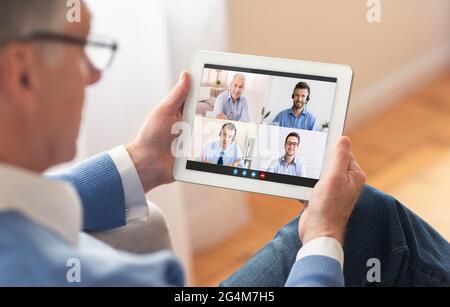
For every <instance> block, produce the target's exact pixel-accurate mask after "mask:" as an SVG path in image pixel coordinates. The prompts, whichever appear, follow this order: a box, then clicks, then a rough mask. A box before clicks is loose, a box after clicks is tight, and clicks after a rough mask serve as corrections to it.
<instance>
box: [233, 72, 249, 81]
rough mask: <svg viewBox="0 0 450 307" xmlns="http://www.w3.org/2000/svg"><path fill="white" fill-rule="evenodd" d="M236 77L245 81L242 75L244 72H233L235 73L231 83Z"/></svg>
mask: <svg viewBox="0 0 450 307" xmlns="http://www.w3.org/2000/svg"><path fill="white" fill-rule="evenodd" d="M237 78H239V79H241V80H243V81H244V83H245V80H246V78H245V75H244V74H241V73H237V74H235V75H234V76H233V80H232V81H231V82H232V83H233V82H234V81H235V80H236V79H237Z"/></svg>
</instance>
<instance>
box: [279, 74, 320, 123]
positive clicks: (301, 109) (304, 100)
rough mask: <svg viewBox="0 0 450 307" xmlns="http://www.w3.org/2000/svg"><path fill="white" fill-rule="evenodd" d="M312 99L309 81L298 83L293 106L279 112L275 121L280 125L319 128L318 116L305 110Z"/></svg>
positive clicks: (293, 96)
mask: <svg viewBox="0 0 450 307" xmlns="http://www.w3.org/2000/svg"><path fill="white" fill-rule="evenodd" d="M310 99H311V88H310V87H309V85H308V83H306V82H299V83H297V84H296V85H295V87H294V91H293V92H292V100H293V105H292V107H291V108H289V109H286V110H284V111H281V112H280V113H278V115H277V116H275V118H274V119H273V123H275V124H278V125H279V126H280V127H287V128H294V129H302V130H317V127H316V118H315V117H314V115H313V114H311V113H310V112H308V111H306V110H305V107H306V105H307V104H308V102H309V101H310Z"/></svg>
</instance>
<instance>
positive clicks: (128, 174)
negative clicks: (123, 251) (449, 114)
mask: <svg viewBox="0 0 450 307" xmlns="http://www.w3.org/2000/svg"><path fill="white" fill-rule="evenodd" d="M108 154H109V156H110V157H111V159H112V160H113V161H114V164H115V165H116V168H117V170H118V171H119V174H120V178H121V179H122V185H123V191H124V194H125V210H126V219H127V222H128V221H131V220H134V219H138V218H143V217H147V216H148V214H149V210H148V206H147V200H146V198H145V192H144V188H143V187H142V183H141V179H140V178H139V175H138V173H137V170H136V167H135V166H134V163H133V160H131V157H130V155H129V154H128V151H127V150H126V148H125V146H117V147H116V148H114V149H112V150H110V151H108Z"/></svg>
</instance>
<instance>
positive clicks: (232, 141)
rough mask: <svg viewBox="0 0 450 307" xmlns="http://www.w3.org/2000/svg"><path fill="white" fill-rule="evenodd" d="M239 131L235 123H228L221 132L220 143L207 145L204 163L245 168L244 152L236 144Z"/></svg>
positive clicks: (204, 151)
mask: <svg viewBox="0 0 450 307" xmlns="http://www.w3.org/2000/svg"><path fill="white" fill-rule="evenodd" d="M236 136H237V129H236V126H235V125H234V124H233V123H226V124H224V125H223V126H222V128H221V129H220V132H219V141H215V142H212V143H210V144H207V145H206V146H205V148H204V150H203V154H202V161H203V162H207V163H213V164H218V165H225V166H232V167H237V166H239V167H244V163H243V162H242V152H241V149H240V148H239V146H238V144H236Z"/></svg>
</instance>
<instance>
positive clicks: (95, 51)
mask: <svg viewBox="0 0 450 307" xmlns="http://www.w3.org/2000/svg"><path fill="white" fill-rule="evenodd" d="M26 40H39V41H53V42H61V43H65V44H73V45H78V46H81V47H83V48H84V51H85V54H86V57H87V58H88V60H89V61H90V62H91V64H92V65H93V66H94V67H95V68H96V69H98V70H100V71H104V70H106V69H107V68H108V67H110V66H111V64H112V62H113V61H114V57H115V54H116V51H117V50H118V49H119V45H118V44H117V42H115V41H114V40H113V39H110V38H106V37H95V36H90V37H89V38H80V37H74V36H70V35H66V34H58V33H46V32H36V33H33V34H32V35H30V36H28V37H27V38H26Z"/></svg>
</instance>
